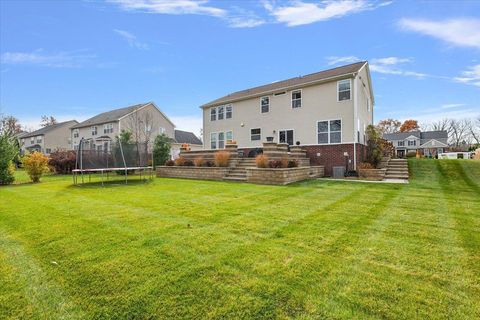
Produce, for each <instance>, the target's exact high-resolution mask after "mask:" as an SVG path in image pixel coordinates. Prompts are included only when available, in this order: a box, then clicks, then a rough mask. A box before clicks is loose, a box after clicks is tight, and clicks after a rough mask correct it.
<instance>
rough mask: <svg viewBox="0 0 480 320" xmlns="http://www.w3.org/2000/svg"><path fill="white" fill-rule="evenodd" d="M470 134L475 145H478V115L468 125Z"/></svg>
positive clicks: (479, 126)
mask: <svg viewBox="0 0 480 320" xmlns="http://www.w3.org/2000/svg"><path fill="white" fill-rule="evenodd" d="M470 135H471V136H472V139H473V140H474V141H475V144H476V145H477V146H480V116H479V117H478V118H477V119H475V120H474V121H472V123H471V126H470Z"/></svg>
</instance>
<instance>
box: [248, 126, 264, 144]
mask: <svg viewBox="0 0 480 320" xmlns="http://www.w3.org/2000/svg"><path fill="white" fill-rule="evenodd" d="M255 129H260V139H259V140H252V130H255ZM249 135H250V142H256V141H260V142H262V128H259V127H256V128H250V132H249Z"/></svg>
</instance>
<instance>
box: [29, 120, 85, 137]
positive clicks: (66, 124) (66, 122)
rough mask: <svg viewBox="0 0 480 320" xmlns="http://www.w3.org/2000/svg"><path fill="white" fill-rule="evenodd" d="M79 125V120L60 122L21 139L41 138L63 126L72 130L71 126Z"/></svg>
mask: <svg viewBox="0 0 480 320" xmlns="http://www.w3.org/2000/svg"><path fill="white" fill-rule="evenodd" d="M77 123H78V121H77V120H70V121H64V122H59V123H56V124H52V125H50V126H46V127H43V128H41V129H38V130H36V131H32V132H29V133H27V134H25V135H22V136H21V137H20V138H22V139H24V138H29V137H35V136H41V135H44V134H45V133H48V132H50V131H52V130H54V129H58V128H60V127H63V126H68V127H69V128H70V127H71V126H73V125H75V124H77Z"/></svg>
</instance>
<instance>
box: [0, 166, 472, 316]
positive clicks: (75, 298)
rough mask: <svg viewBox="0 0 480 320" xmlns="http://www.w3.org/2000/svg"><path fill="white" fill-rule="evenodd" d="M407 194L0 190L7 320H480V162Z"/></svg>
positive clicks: (185, 186)
mask: <svg viewBox="0 0 480 320" xmlns="http://www.w3.org/2000/svg"><path fill="white" fill-rule="evenodd" d="M410 168H411V172H412V179H411V183H410V184H408V185H392V184H373V183H355V182H331V181H308V182H304V183H299V184H295V185H290V186H285V187H277V186H259V185H250V184H236V183H223V182H206V181H189V180H176V179H154V181H153V182H151V183H148V184H138V183H137V184H134V183H132V184H130V185H127V186H125V185H111V186H107V187H105V188H102V187H100V186H98V185H90V186H83V187H74V186H72V185H71V177H66V176H49V177H46V178H45V179H44V180H43V182H42V183H40V184H24V185H15V186H9V187H1V188H0V319H5V318H6V319H17V318H24V319H147V318H148V319H150V318H168V319H172V318H195V319H198V318H303V319H308V318H334V319H352V318H356V319H367V318H385V319H427V318H428V319H478V318H480V162H476V163H475V162H474V161H468V160H464V161H460V160H443V161H436V160H411V161H410Z"/></svg>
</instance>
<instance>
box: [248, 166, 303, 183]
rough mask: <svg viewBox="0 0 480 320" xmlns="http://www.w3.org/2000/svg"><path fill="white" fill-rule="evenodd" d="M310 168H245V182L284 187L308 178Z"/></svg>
mask: <svg viewBox="0 0 480 320" xmlns="http://www.w3.org/2000/svg"><path fill="white" fill-rule="evenodd" d="M310 170H311V168H310V167H297V168H281V169H274V168H246V171H247V182H250V183H258V184H273V185H286V184H289V183H293V182H297V181H302V180H306V179H309V178H310Z"/></svg>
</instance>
